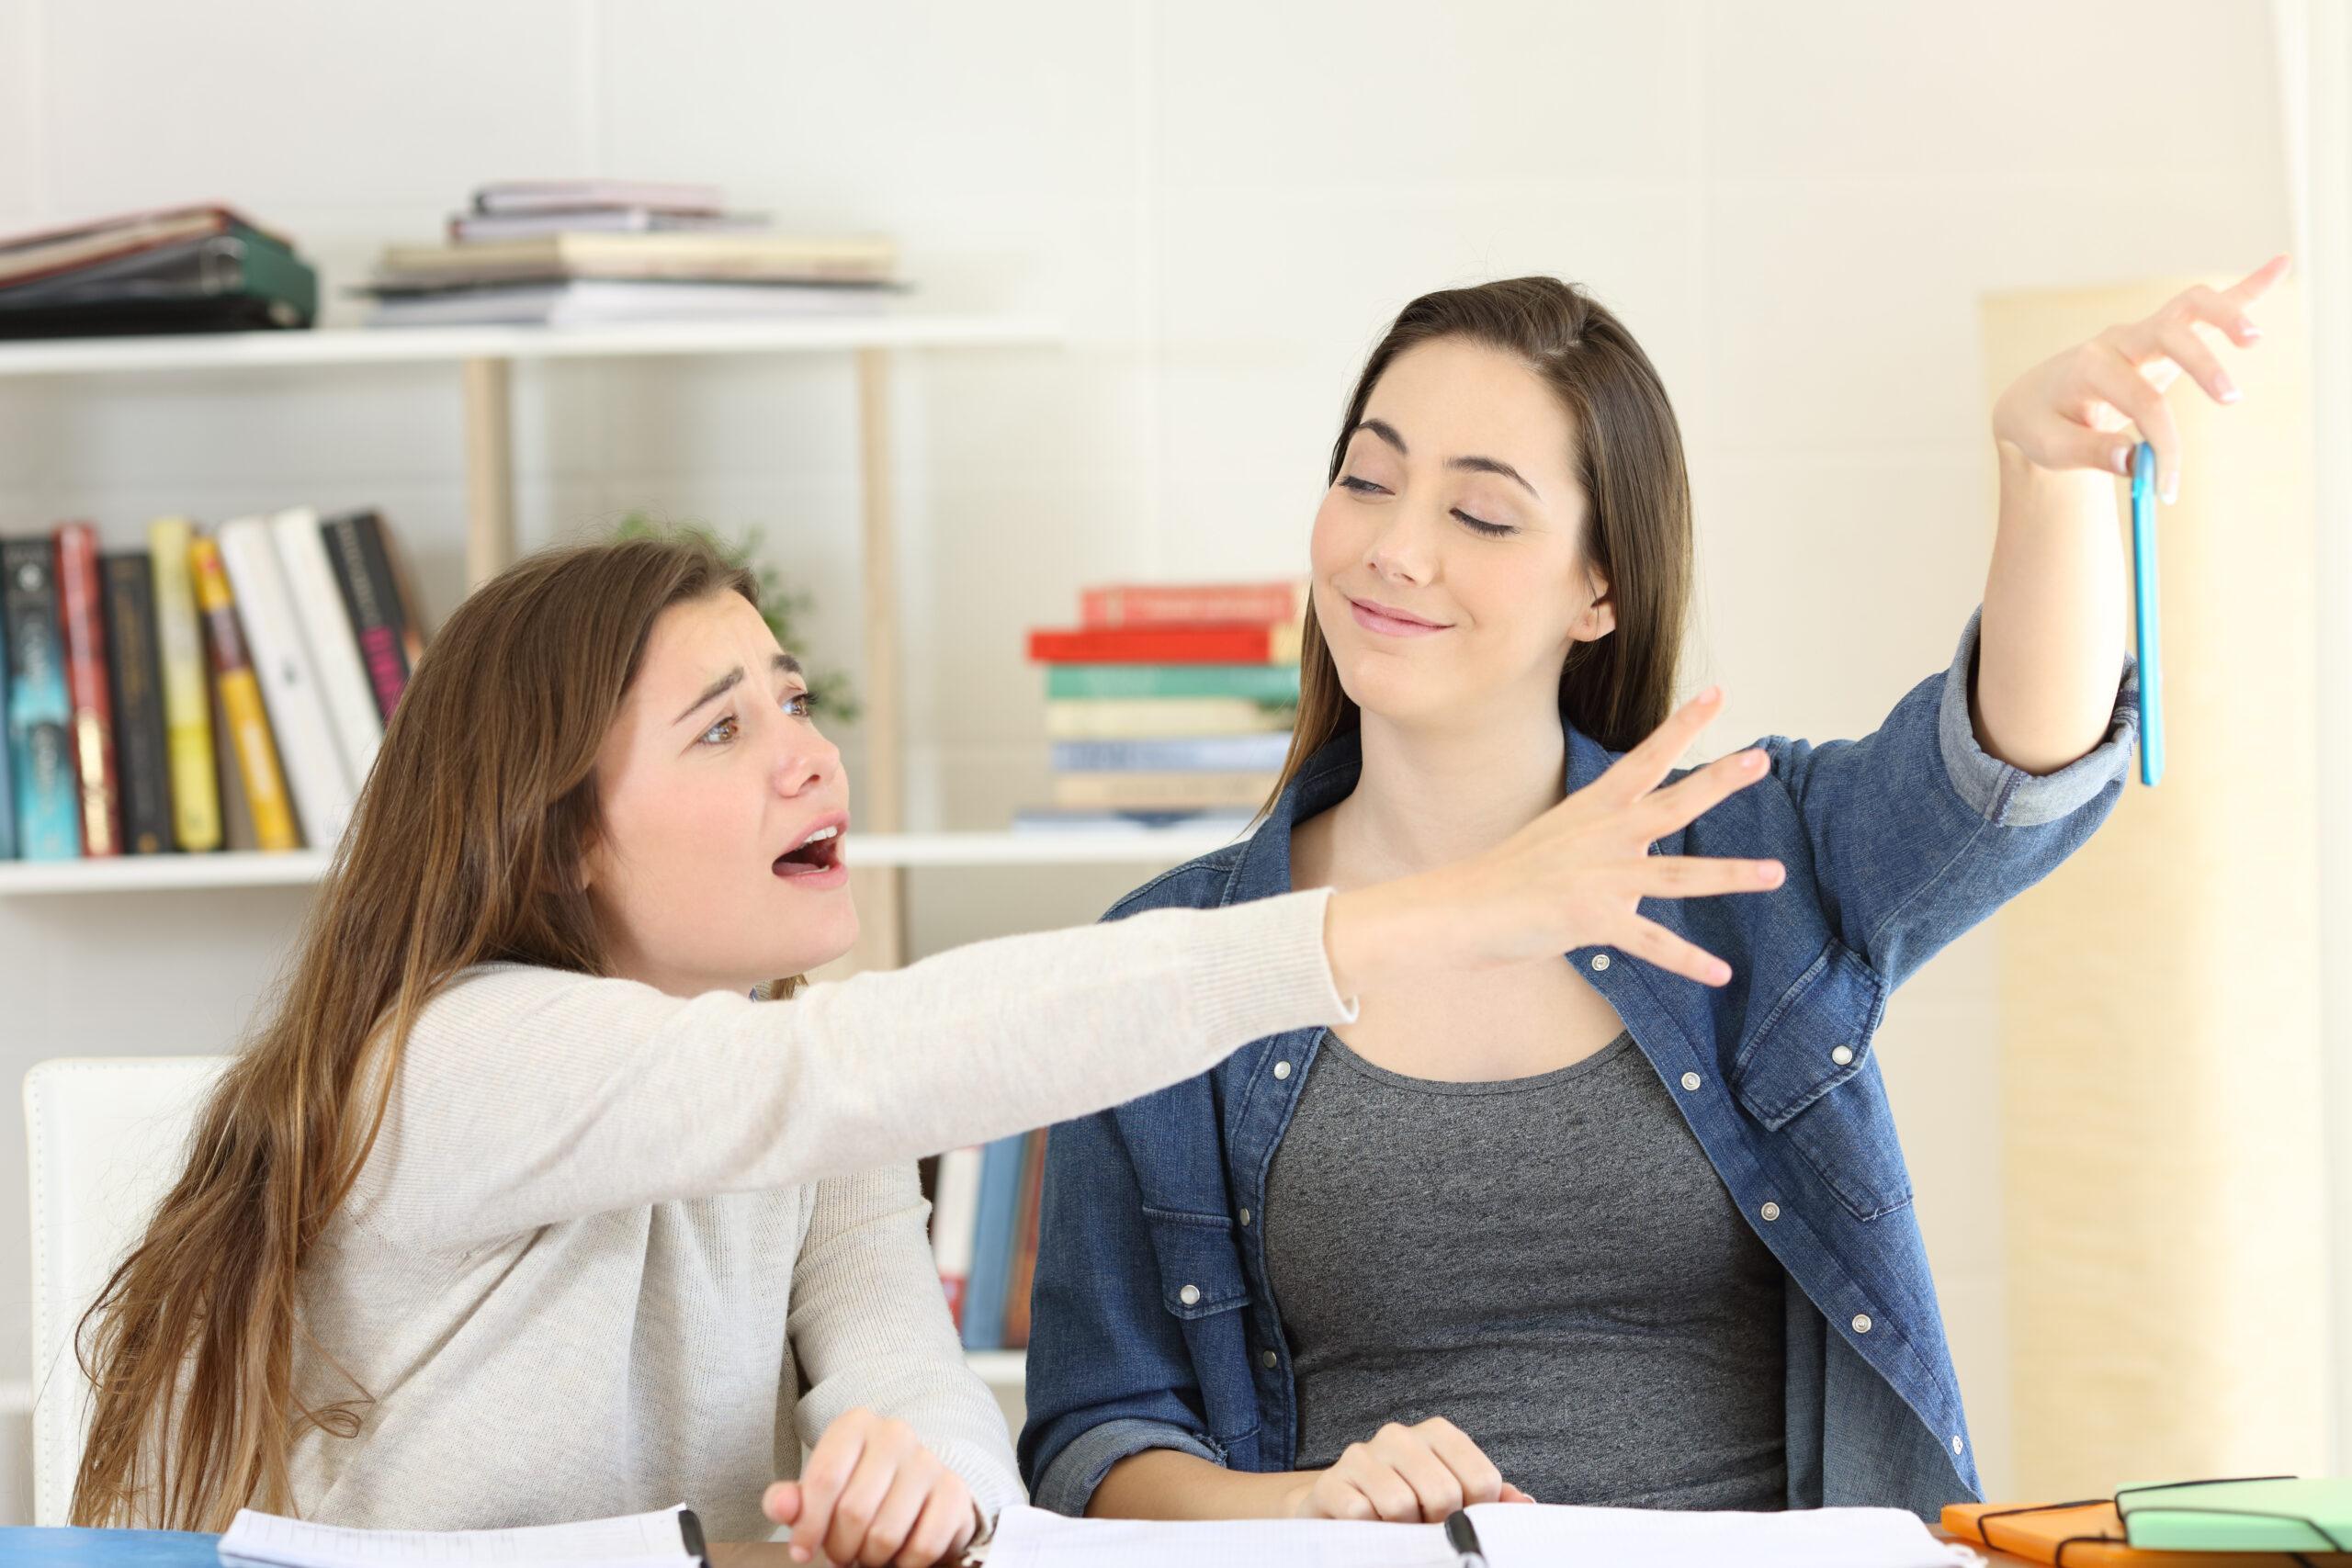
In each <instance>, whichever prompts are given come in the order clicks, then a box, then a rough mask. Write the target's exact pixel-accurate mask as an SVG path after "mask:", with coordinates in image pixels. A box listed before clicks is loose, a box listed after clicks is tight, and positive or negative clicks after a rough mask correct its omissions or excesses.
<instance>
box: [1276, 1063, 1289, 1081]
mask: <svg viewBox="0 0 2352 1568" xmlns="http://www.w3.org/2000/svg"><path fill="white" fill-rule="evenodd" d="M1274 1077H1277V1078H1286V1077H1290V1064H1289V1063H1288V1062H1276V1063H1275V1064H1274Z"/></svg>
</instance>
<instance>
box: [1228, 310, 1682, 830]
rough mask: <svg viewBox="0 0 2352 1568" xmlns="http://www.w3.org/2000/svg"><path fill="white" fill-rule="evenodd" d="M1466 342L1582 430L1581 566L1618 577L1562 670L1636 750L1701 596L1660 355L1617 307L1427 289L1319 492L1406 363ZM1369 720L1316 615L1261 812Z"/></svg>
mask: <svg viewBox="0 0 2352 1568" xmlns="http://www.w3.org/2000/svg"><path fill="white" fill-rule="evenodd" d="M1438 338H1461V339H1464V340H1467V341H1468V342H1471V343H1476V344H1485V345H1487V347H1490V348H1496V349H1499V350H1501V351H1502V352H1504V353H1506V354H1510V355H1514V356H1516V357H1517V358H1519V359H1520V360H1521V361H1522V362H1523V363H1524V364H1525V365H1526V366H1527V367H1528V368H1529V369H1531V370H1532V371H1533V372H1534V373H1535V374H1536V375H1537V376H1538V377H1540V378H1542V379H1543V381H1544V385H1545V386H1547V387H1549V388H1550V389H1552V393H1553V395H1554V396H1555V397H1556V398H1558V399H1559V400H1560V406H1561V407H1562V408H1563V409H1565V410H1566V412H1567V415H1568V419H1569V422H1570V423H1571V424H1572V425H1573V427H1574V429H1575V432H1576V451H1575V453H1574V454H1573V458H1574V461H1575V464H1576V470H1577V481H1578V482H1579V483H1580V484H1581V485H1582V486H1583V489H1584V493H1585V496H1586V498H1587V501H1588V503H1589V507H1590V516H1589V525H1588V526H1587V528H1586V530H1585V538H1584V550H1585V556H1586V558H1587V559H1589V561H1590V562H1591V563H1592V564H1593V565H1594V566H1595V567H1596V568H1598V569H1599V570H1600V575H1601V577H1602V578H1603V579H1604V580H1605V581H1607V582H1608V584H1609V598H1610V601H1611V604H1612V605H1613V606H1614V607H1615V609H1616V612H1617V625H1616V629H1615V630H1613V631H1612V632H1611V633H1610V634H1609V635H1608V636H1606V637H1600V638H1599V639H1598V640H1596V641H1593V642H1579V643H1577V644H1575V645H1573V646H1572V647H1571V648H1570V649H1569V651H1568V657H1567V660H1566V664H1565V665H1564V666H1563V667H1562V668H1561V671H1560V712H1561V715H1562V716H1563V717H1564V718H1566V720H1567V722H1568V723H1570V724H1571V725H1573V726H1575V727H1576V728H1577V729H1579V730H1582V731H1583V732H1584V733H1585V734H1587V735H1589V736H1591V737H1593V738H1594V739H1597V740H1599V741H1600V743H1601V744H1602V745H1603V746H1605V747H1607V748H1608V749H1609V750H1611V751H1623V750H1629V749H1631V748H1632V747H1633V746H1634V744H1635V743H1637V742H1638V741H1640V740H1641V739H1642V738H1643V737H1644V736H1645V735H1647V734H1648V733H1649V732H1650V731H1651V730H1653V729H1656V728H1657V727H1658V726H1659V725H1660V724H1663V723H1664V722H1666V718H1667V716H1668V714H1669V713H1671V712H1672V711H1673V708H1674V671H1675V664H1676V661H1677V660H1679V657H1680V655H1681V651H1682V630H1683V626H1684V623H1685V621H1686V620H1687V619H1688V617H1689V614H1690V598H1691V478H1690V474H1689V472H1688V470H1687V469H1686V468H1684V466H1683V458H1682V432H1681V429H1680V427H1679V425H1678V424H1677V423H1675V418H1674V405H1673V404H1672V403H1671V402H1670V401H1668V399H1667V395H1666V384H1665V383H1664V382H1662V381H1660V380H1659V379H1658V374H1657V368H1656V367H1653V366H1652V365H1651V364H1650V360H1649V355H1646V354H1644V353H1643V352H1642V346H1641V344H1637V343H1635V342H1634V334H1633V333H1630V332H1627V331H1626V330H1625V324H1624V323H1623V321H1619V320H1618V319H1617V318H1616V316H1614V315H1613V314H1611V312H1610V310H1609V309H1608V308H1607V307H1606V306H1604V305H1602V304H1601V303H1600V301H1598V300H1596V299H1593V298H1592V297H1591V296H1590V295H1589V294H1587V293H1585V292H1584V290H1583V289H1581V288H1577V286H1576V285H1574V284H1571V283H1563V282H1561V281H1560V280H1559V279H1558V278H1556V277H1512V278H1506V279H1503V280H1501V281H1499V282H1496V283H1482V284H1479V285H1478V286H1476V288H1447V289H1442V290H1440V291H1439V292H1437V293H1434V294H1424V295H1422V296H1421V297H1420V298H1419V299H1416V300H1414V301H1413V302H1412V303H1411V304H1409V305H1408V306H1406V307H1405V309H1404V310H1403V311H1402V312H1400V313H1399V314H1398V315H1397V320H1396V321H1395V323H1394V324H1392V325H1391V326H1390V327H1389V329H1388V332H1387V333H1386V335H1385V336H1384V337H1382V339H1381V340H1380V343H1379V345H1378V346H1377V347H1375V348H1374V350H1373V351H1372V357H1371V358H1370V359H1368V360H1366V361H1365V362H1364V367H1363V375H1361V376H1359V377H1357V378H1356V389H1355V392H1354V394H1353V395H1352V396H1351V397H1350V398H1349V399H1348V412H1347V417H1346V418H1344V419H1343V420H1341V421H1340V437H1339V439H1338V440H1337V441H1335V442H1333V443H1332V444H1331V468H1330V471H1329V473H1328V474H1327V475H1325V476H1324V483H1325V484H1326V485H1329V484H1332V483H1335V482H1337V480H1338V479H1339V477H1340V467H1341V465H1343V464H1344V463H1345V462H1346V461H1347V456H1348V438H1349V437H1350V436H1351V435H1352V434H1354V433H1355V428H1356V426H1357V425H1358V424H1360V423H1363V411H1364V405H1365V403H1367V402H1368V401H1369V400H1371V398H1372V389H1373V388H1374V386H1376V385H1377V384H1378V383H1379V380H1380V378H1381V376H1382V375H1383V374H1384V373H1385V371H1386V370H1387V368H1388V367H1389V365H1390V364H1391V363H1392V362H1394V361H1395V359H1396V358H1397V355H1400V354H1403V353H1404V352H1405V351H1406V350H1407V349H1409V348H1414V347H1417V346H1418V345H1419V344H1424V343H1428V342H1430V341H1432V340H1433V339H1438ZM1362 723H1363V713H1362V712H1361V711H1360V710H1359V709H1358V708H1357V706H1356V705H1355V703H1354V701H1353V700H1352V699H1351V698H1350V697H1349V695H1348V694H1347V693H1346V692H1345V691H1343V690H1341V689H1340V671H1339V670H1338V668H1337V667H1336V666H1335V665H1333V664H1332V662H1331V650H1330V649H1329V646H1328V645H1327V644H1326V643H1325V642H1324V640H1323V628H1322V627H1321V626H1318V625H1317V622H1316V619H1315V605H1314V603H1313V601H1312V600H1311V599H1310V600H1309V601H1308V604H1307V606H1306V628H1305V637H1304V640H1303V643H1302V645H1301V649H1300V653H1299V683H1298V723H1297V725H1296V727H1295V728H1294V729H1293V730H1292V732H1291V743H1290V751H1289V754H1288V755H1287V756H1286V757H1285V758H1284V759H1283V769H1282V773H1281V775H1280V776H1279V777H1278V778H1277V779H1276V780H1275V782H1274V789H1273V794H1272V795H1270V796H1268V797H1267V801H1266V805H1265V807H1264V809H1265V810H1267V811H1271V810H1272V809H1273V807H1274V804H1275V802H1277V801H1279V800H1280V799H1281V798H1282V795H1283V791H1284V790H1285V789H1287V788H1289V787H1290V784H1291V781H1292V780H1293V779H1295V778H1296V777H1297V776H1298V773H1299V770H1300V769H1301V768H1303V767H1305V766H1306V761H1307V759H1309V758H1310V757H1312V756H1314V755H1315V753H1316V752H1317V751H1318V750H1321V749H1322V748H1323V747H1324V746H1325V745H1326V744H1327V743H1328V742H1329V741H1330V740H1331V739H1332V738H1333V737H1335V736H1338V735H1340V734H1342V733H1344V732H1346V731H1348V730H1351V729H1354V728H1357V727H1358V726H1360V725H1361V724H1362Z"/></svg>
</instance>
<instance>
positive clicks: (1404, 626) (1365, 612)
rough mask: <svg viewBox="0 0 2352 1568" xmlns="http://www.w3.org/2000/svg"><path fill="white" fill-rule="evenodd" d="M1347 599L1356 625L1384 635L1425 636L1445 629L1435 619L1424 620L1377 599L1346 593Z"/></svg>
mask: <svg viewBox="0 0 2352 1568" xmlns="http://www.w3.org/2000/svg"><path fill="white" fill-rule="evenodd" d="M1347 600H1348V610H1349V613H1350V614H1351V615H1354V617H1355V622H1356V625H1358V626H1362V627H1363V628H1364V630H1366V631H1369V632H1378V633H1380V634H1381V635H1383V636H1384V637H1427V636H1429V635H1430V633H1431V632H1442V631H1443V630H1445V629H1446V628H1445V627H1444V626H1442V625H1440V624H1439V623H1437V622H1435V621H1425V620H1423V619H1422V618H1421V617H1420V616H1419V615H1411V614H1408V613H1407V612H1406V611H1403V610H1392V609H1390V608H1389V607H1388V606H1387V605H1385V604H1381V603H1380V602H1379V601H1377V600H1374V599H1358V598H1356V597H1355V596H1354V595H1353V594H1350V595H1348V596H1347Z"/></svg>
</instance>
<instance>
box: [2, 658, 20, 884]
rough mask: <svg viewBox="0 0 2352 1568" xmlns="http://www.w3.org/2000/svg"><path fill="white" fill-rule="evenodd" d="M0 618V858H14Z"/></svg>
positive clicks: (13, 810)
mask: <svg viewBox="0 0 2352 1568" xmlns="http://www.w3.org/2000/svg"><path fill="white" fill-rule="evenodd" d="M6 624H7V623H6V620H5V619H0V860H15V859H16V858H17V791H16V788H15V786H14V785H12V784H9V782H8V638H7V637H6V630H5V628H6Z"/></svg>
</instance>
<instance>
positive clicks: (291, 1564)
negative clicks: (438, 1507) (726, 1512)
mask: <svg viewBox="0 0 2352 1568" xmlns="http://www.w3.org/2000/svg"><path fill="white" fill-rule="evenodd" d="M220 1561H221V1562H222V1563H223V1564H224V1565H226V1568H410V1565H411V1564H419V1565H422V1564H432V1565H433V1568H476V1565H480V1568H575V1565H576V1568H709V1559H708V1558H707V1556H705V1555H704V1551H703V1540H702V1522H701V1521H700V1520H698V1519H696V1518H695V1515H694V1510H693V1509H691V1508H686V1507H676V1508H664V1509H662V1510H661V1511H660V1512H659V1513H652V1514H629V1515H625V1516H623V1517H618V1518H610V1519H582V1520H581V1521H579V1522H578V1523H576V1524H563V1525H531V1526H526V1527H525V1528H523V1529H503V1530H363V1529H348V1528H346V1527H345V1526H341V1525H314V1524H311V1523H308V1522H306V1521H304V1520H301V1519H289V1518H285V1517H281V1516H279V1515H277V1514H261V1513H255V1512H254V1510H253V1509H251V1508H242V1509H240V1510H238V1513H237V1517H236V1518H235V1519H234V1520H233V1521H232V1523H231V1524H230V1526H229V1533H228V1534H226V1535H224V1536H222V1537H221V1538H220Z"/></svg>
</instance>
